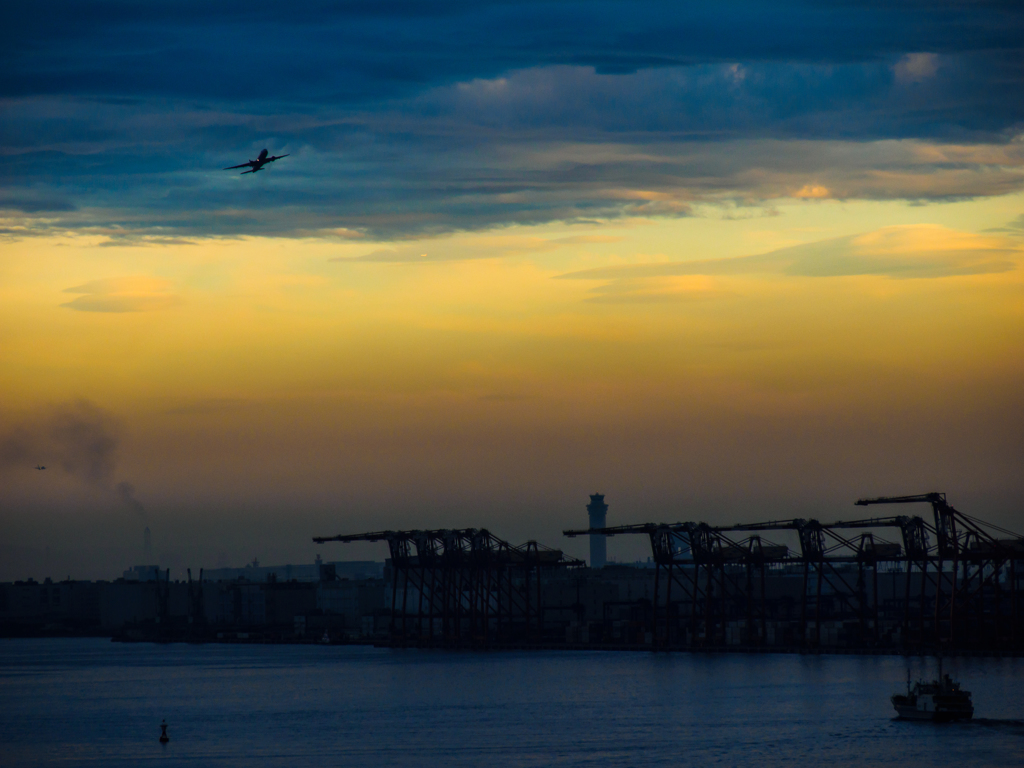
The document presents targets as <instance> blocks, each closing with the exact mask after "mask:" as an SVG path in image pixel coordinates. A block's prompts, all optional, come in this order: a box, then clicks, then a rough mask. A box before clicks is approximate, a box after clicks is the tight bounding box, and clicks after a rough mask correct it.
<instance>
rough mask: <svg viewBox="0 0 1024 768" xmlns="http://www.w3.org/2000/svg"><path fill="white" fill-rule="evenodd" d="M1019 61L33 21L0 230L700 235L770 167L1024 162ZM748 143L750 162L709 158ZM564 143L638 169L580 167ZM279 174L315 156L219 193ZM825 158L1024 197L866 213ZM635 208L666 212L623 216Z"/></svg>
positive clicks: (237, 23) (656, 33)
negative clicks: (806, 155)
mask: <svg viewBox="0 0 1024 768" xmlns="http://www.w3.org/2000/svg"><path fill="white" fill-rule="evenodd" d="M1022 48H1024V11H1022V10H1021V9H1020V7H1019V4H1016V3H998V2H990V3H966V2H965V3H957V2H946V3H942V4H930V3H923V2H920V3H905V4H893V3H880V2H871V1H869V0H863V1H861V2H853V1H851V2H845V3H837V2H828V3H826V2H801V1H800V0H788V1H787V2H781V3H767V2H749V1H747V2H724V3H715V4H697V3H680V2H660V1H657V2H636V1H635V0H633V1H631V2H619V1H607V2H586V3H583V2H575V1H568V0H567V1H564V2H563V1H550V2H474V3H469V2H447V3H445V2H418V1H413V0H406V1H405V2H386V1H384V0H382V1H381V2H310V3H303V4H298V5H296V4H282V3H277V2H263V1H257V2H235V1H234V0H229V2H223V3H215V4H208V3H200V2H169V1H165V0H153V1H152V2H146V3H135V2H127V1H126V0H125V1H122V2H118V1H111V2H79V1H70V0H65V1H62V2H40V3H32V4H21V5H20V6H17V7H15V8H12V9H9V12H8V13H7V14H6V15H5V24H4V25H3V28H2V30H0V100H2V103H3V109H4V116H5V117H4V123H3V128H2V150H3V152H4V155H5V157H4V162H3V164H2V165H0V183H2V185H3V188H4V189H5V190H6V194H5V195H4V196H2V197H0V210H2V209H6V210H8V211H11V210H17V211H19V212H21V213H29V214H31V213H35V212H41V211H43V210H44V209H43V208H36V209H35V210H32V205H33V203H32V202H31V201H33V200H37V201H69V202H68V204H67V205H66V206H64V207H63V208H62V207H61V206H57V208H56V209H55V212H57V213H61V214H62V215H61V216H59V217H54V216H51V215H48V216H47V217H46V219H45V223H40V224H39V226H40V227H47V226H56V227H68V226H72V227H82V228H92V229H94V230H97V231H98V230H104V229H107V230H113V229H117V230H118V231H121V232H128V233H132V232H134V233H140V234H150V235H152V234H161V235H234V234H242V233H264V234H281V235H289V234H310V233H316V232H320V231H323V230H324V229H331V228H337V227H349V228H355V229H359V230H362V231H364V232H366V233H369V234H371V235H374V236H381V237H384V236H387V237H391V236H402V235H408V234H416V233H423V232H433V231H448V230H452V229H461V228H473V227H482V226H493V225H495V224H502V223H514V222H534V221H546V220H552V219H570V220H571V219H579V218H594V217H608V216H618V215H633V214H638V213H640V214H644V215H686V214H687V213H688V212H689V211H690V208H689V207H688V205H687V204H685V203H684V202H683V200H684V199H690V200H700V199H701V197H702V195H705V196H709V195H710V196H717V197H719V198H720V197H722V196H723V195H724V196H729V195H732V196H733V197H734V198H736V199H745V200H751V199H754V200H756V199H762V198H765V197H770V196H771V195H775V194H785V193H786V189H787V186H786V185H787V184H788V183H789V180H788V175H795V174H796V173H797V172H798V171H799V172H800V173H804V174H806V173H807V170H808V169H807V167H806V166H807V163H806V162H804V161H802V160H801V158H800V157H797V156H796V155H795V154H794V153H790V154H789V155H788V157H789V160H790V163H791V165H790V166H788V167H786V168H783V167H778V164H777V163H775V161H774V160H773V156H772V152H774V150H771V151H770V152H769V151H768V150H766V152H763V153H761V154H760V155H759V154H758V153H757V152H755V151H752V150H751V149H750V146H752V144H751V143H756V142H773V141H778V140H785V141H817V142H832V141H845V142H851V143H852V144H853V145H857V144H862V143H864V142H866V141H878V140H889V139H903V140H928V141H935V142H947V141H955V142H959V143H974V142H987V143H990V144H995V145H999V146H1003V147H1005V146H1009V142H1010V141H1011V140H1012V138H1013V136H1015V135H1016V134H1017V133H1019V132H1020V131H1021V126H1022V125H1024V100H1021V99H1020V98H1019V94H1020V92H1021V86H1022V85H1024V50H1022ZM729 142H733V143H735V142H741V143H742V146H738V147H737V146H732V147H730V148H729V149H723V148H718V149H716V148H715V146H713V145H716V144H725V143H729ZM695 143H703V144H706V145H708V147H709V148H708V149H707V150H706V151H704V152H703V153H702V155H703V156H702V157H695V156H693V153H692V152H689V151H688V150H687V149H686V145H688V144H689V145H693V144H695ZM568 144H575V145H578V146H584V145H589V146H591V147H592V148H593V154H594V155H595V156H600V155H601V153H602V152H603V148H605V147H607V146H610V145H616V146H619V147H620V149H621V151H620V152H619V153H618V154H619V157H617V158H614V159H610V160H603V159H600V157H598V158H597V159H581V158H579V157H578V154H579V153H578V151H576V150H572V151H566V152H564V157H562V158H561V159H558V153H559V151H561V150H560V148H561V149H564V148H565V147H566V145H568ZM263 147H268V148H270V149H271V151H273V152H278V153H280V152H290V153H291V154H292V155H293V156H292V157H291V158H288V160H287V161H285V163H284V164H279V165H280V167H275V168H273V169H271V170H269V171H268V172H267V173H265V174H263V173H261V174H259V177H258V178H249V177H246V178H245V179H243V180H241V181H240V180H238V179H228V178H226V177H225V178H222V177H220V176H218V172H219V168H221V167H223V166H225V165H229V164H235V163H237V162H239V161H241V160H242V159H245V157H247V156H254V155H255V153H256V152H258V151H259V149H261V148H263ZM666 147H670V148H669V149H666ZM671 147H674V149H672V148H671ZM823 153H827V150H825V149H823V150H820V151H818V152H817V153H815V152H811V153H810V157H812V158H814V157H816V158H818V159H821V156H822V154H823ZM775 154H777V153H775ZM783 154H785V153H783ZM852 154H853V155H855V156H856V157H858V158H860V160H858V162H861V161H863V153H862V152H861V153H858V152H857V151H854V152H853V153H852ZM877 154H878V155H879V156H878V157H876V158H875V159H874V160H873V161H871V162H874V163H876V165H874V166H873V167H875V168H885V169H886V170H887V171H888V170H893V166H891V165H887V164H886V163H891V162H893V160H892V158H891V157H886V156H883V155H885V154H886V152H883V151H879V152H878V153H877ZM737 158H740V159H742V161H743V163H745V165H743V164H740V163H738V162H737ZM830 159H831V160H832V161H833V164H832V165H830V166H827V168H829V169H831V170H830V171H828V172H829V173H830V174H831V175H832V176H833V177H836V176H838V177H839V178H838V179H836V178H831V179H829V180H826V181H827V182H828V183H830V184H832V186H836V183H839V186H843V184H845V187H844V189H845V190H846V192H845V196H848V197H850V196H853V197H856V196H866V197H887V196H888V197H897V198H899V197H904V198H912V199H948V198H950V197H957V196H971V195H976V194H1002V193H1004V192H1006V191H1009V189H1010V187H1012V184H1013V182H1011V181H1009V180H1008V179H1009V178H1010V175H1012V174H1010V175H1007V174H1004V175H1002V176H1000V175H999V174H998V173H997V174H994V175H992V176H990V177H988V178H987V180H986V181H985V182H984V183H983V182H981V181H978V182H977V183H974V182H970V183H968V184H966V185H964V186H963V187H962V188H960V189H954V188H951V187H950V185H948V184H943V183H939V182H935V183H929V184H921V183H915V184H908V185H904V186H901V185H900V184H898V183H896V184H895V185H894V186H893V188H892V189H890V190H888V191H885V190H879V189H869V188H866V187H864V185H863V184H861V185H860V186H858V184H856V183H853V181H851V179H852V178H853V177H854V176H856V174H857V172H858V167H856V166H851V165H849V164H848V163H847V162H846V161H844V160H841V159H840V158H839V157H838V156H837V155H835V154H833V156H832V157H831V158H830ZM836 162H838V163H839V164H838V165H836V164H835V163H836ZM900 162H903V161H902V160H897V167H896V170H897V171H899V170H901V168H902V167H901V166H899V163H900ZM940 165H941V164H940ZM966 166H967V167H968V169H970V168H971V167H975V166H976V167H978V168H979V169H980V163H976V164H974V165H972V163H970V162H967V163H966ZM1009 167H1010V168H1011V170H1012V168H1013V164H1012V163H1011V164H1010V166H1009ZM753 169H758V170H759V171H761V172H765V171H768V176H769V177H771V179H774V180H775V182H773V183H774V186H773V184H772V183H768V184H767V185H764V184H762V185H761V187H763V188H759V187H757V185H755V184H753V183H752V182H751V181H750V179H749V178H744V174H745V173H746V175H747V176H748V177H749V176H751V174H750V171H751V170H753ZM946 169H947V170H948V168H946ZM810 170H811V171H814V170H815V169H814V168H811V169H810ZM861 170H862V169H861ZM903 170H905V169H903ZM942 171H943V167H939V166H934V167H929V168H924V167H923V166H916V167H915V170H914V173H917V174H919V175H920V174H926V173H936V174H940V173H941V172H942ZM823 172H824V171H823ZM762 177H764V174H763V173H762ZM972 178H973V177H972ZM979 178H980V176H979ZM798 186H799V185H798ZM640 188H642V189H648V190H651V189H653V190H656V191H657V190H660V191H663V192H665V193H666V194H668V195H669V198H671V199H670V200H668V201H666V200H662V201H661V202H660V203H658V204H655V203H652V202H650V201H648V202H646V203H641V202H638V201H637V200H636V199H634V198H630V197H629V195H628V194H623V190H630V189H640ZM4 200H7V201H9V202H8V203H5V202H4ZM10 201H14V202H10ZM17 201H21V203H18V204H15V203H17ZM25 201H28V202H25ZM70 201H73V202H70ZM673 201H674V202H673ZM26 205H28V206H29V207H28V208H26V207H25V206H26ZM239 211H242V212H243V213H239ZM51 212H54V211H50V210H47V213H48V214H49V213H51ZM0 215H2V214H0Z"/></svg>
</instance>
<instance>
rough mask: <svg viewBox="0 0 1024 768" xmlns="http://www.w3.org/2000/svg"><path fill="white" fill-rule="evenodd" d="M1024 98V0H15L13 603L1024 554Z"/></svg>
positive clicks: (4, 304) (7, 305)
mask: <svg viewBox="0 0 1024 768" xmlns="http://www.w3.org/2000/svg"><path fill="white" fill-rule="evenodd" d="M1022 94H1024V10H1022V9H1021V6H1020V4H1019V3H1017V2H975V3H967V2H953V1H952V0H951V1H949V2H933V3H927V2H906V3H878V2H873V1H871V0H860V1H858V0H849V1H848V2H834V1H833V2H794V1H793V0H785V1H782V2H772V3H768V2H719V3H689V2H680V1H676V2H637V0H630V1H629V2H615V1H611V0H610V1H608V2H569V1H566V2H556V1H550V2H485V1H484V0H477V1H476V2H472V3H464V2H443V1H442V0H435V1H434V2H418V1H417V0H405V1H403V2H388V1H387V0H375V1H374V2H361V1H360V2H331V3H327V2H307V3H293V4H282V3H269V2H252V1H249V2H230V1H229V2H219V3H199V2H160V1H158V0H150V1H149V2H70V1H67V0H65V1H60V0H56V1H54V2H42V1H41V2H35V3H25V4H21V5H20V6H18V7H12V8H10V9H7V10H5V21H4V24H3V28H2V31H0V153H2V157H0V580H10V579H16V578H26V577H29V576H32V577H35V578H37V579H41V578H44V577H46V576H52V577H54V578H64V577H65V576H67V575H71V576H72V577H76V578H100V577H105V578H110V577H114V576H118V575H120V573H121V571H123V570H124V569H126V568H127V567H129V566H130V565H134V564H136V563H139V562H141V561H142V557H143V553H142V530H143V528H144V527H145V526H147V525H148V526H149V527H150V528H151V529H152V532H153V542H154V546H153V549H154V552H155V556H156V559H157V560H159V562H160V564H161V565H163V566H164V567H170V568H171V569H172V578H173V577H175V576H183V573H184V568H185V567H192V568H193V569H196V568H198V567H207V568H210V567H215V566H224V565H233V566H240V565H242V564H243V563H244V562H247V561H250V560H252V558H253V557H254V556H256V557H259V559H260V560H261V561H262V562H264V563H267V564H271V563H284V562H309V561H311V560H312V559H313V557H314V555H315V554H316V553H318V552H319V553H321V554H322V555H323V556H324V557H325V558H327V559H342V558H344V559H360V558H374V559H378V560H379V559H383V558H384V556H385V554H386V548H383V546H382V545H380V546H376V545H366V546H364V547H356V546H350V547H348V548H345V547H343V545H322V546H316V545H314V544H312V542H311V541H310V539H311V537H312V536H314V535H332V534H336V533H354V532H360V531H364V530H378V529H384V528H396V527H398V528H422V527H455V526H460V527H461V526H474V527H487V528H489V529H490V530H492V531H493V532H494V533H496V534H497V535H499V536H501V537H503V538H506V539H509V540H511V541H513V543H520V542H522V541H525V540H526V539H530V538H535V539H538V540H540V541H541V542H542V543H545V544H548V545H550V546H557V547H564V548H565V549H566V550H567V551H568V552H570V553H571V554H576V555H580V556H582V555H585V554H586V552H587V549H586V542H585V541H584V540H582V539H573V540H568V539H565V538H563V537H562V536H561V534H560V532H561V530H562V529H563V528H567V527H584V526H585V524H586V512H585V505H586V503H587V501H588V494H591V493H598V492H601V493H605V494H606V496H607V501H608V504H609V513H608V519H609V524H622V523H630V522H647V521H677V520H703V521H707V522H710V523H721V524H727V523H734V522H753V521H758V520H765V519H774V518H780V517H798V516H799V517H818V518H820V519H821V520H823V521H833V520H836V519H840V518H843V517H845V518H849V519H852V518H855V517H857V516H860V515H861V511H858V510H857V508H855V507H853V506H852V503H853V501H854V500H855V499H857V498H859V497H863V496H875V495H891V494H906V493H921V492H926V491H933V490H937V491H945V492H947V493H948V495H949V499H950V501H951V503H952V504H953V505H954V506H956V507H957V508H958V509H960V510H961V511H963V512H966V513H968V514H971V515H974V516H977V517H981V518H983V519H986V520H991V521H993V522H996V523H998V524H1000V525H1003V526H1006V527H1009V528H1015V529H1017V530H1018V531H1019V530H1020V529H1022V528H1024V501H1022V499H1024V269H1022V267H1024V95H1022ZM264 147H265V148H267V149H268V150H269V151H270V153H271V154H276V155H280V154H285V153H288V154H289V155H290V156H289V157H287V158H285V159H283V160H280V161H278V162H275V163H273V164H271V165H269V166H268V167H267V168H266V169H265V170H264V171H261V172H260V173H258V174H252V175H239V173H238V171H237V170H235V171H226V170H221V169H222V168H224V167H225V166H229V165H236V164H238V163H242V162H245V161H246V160H248V159H250V158H255V157H256V156H257V154H258V153H259V151H260V150H261V149H263V148H264ZM37 465H45V466H46V467H47V468H46V470H45V471H39V470H36V469H35V467H36V466H37ZM913 511H914V512H917V513H922V514H923V513H926V512H927V511H928V510H927V509H919V510H913ZM609 554H610V555H611V556H612V557H613V558H618V559H623V560H626V559H635V558H638V557H643V558H646V557H647V555H648V554H649V552H648V551H647V548H646V544H645V542H643V541H639V540H637V541H629V540H623V539H614V540H612V541H611V542H610V544H609Z"/></svg>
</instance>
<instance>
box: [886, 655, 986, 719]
mask: <svg viewBox="0 0 1024 768" xmlns="http://www.w3.org/2000/svg"><path fill="white" fill-rule="evenodd" d="M891 701H892V705H893V706H894V707H895V708H896V712H897V713H899V717H900V718H901V719H906V720H931V721H933V722H938V723H946V722H949V721H951V720H970V719H971V718H972V717H973V716H974V705H973V704H972V703H971V692H970V691H965V690H962V689H961V688H960V683H958V682H955V681H954V680H952V679H951V678H950V676H949V675H943V674H942V659H941V658H940V659H939V679H938V680H932V681H931V682H930V683H926V682H924V681H923V680H918V681H917V682H916V683H914V684H913V686H911V684H910V671H909V670H908V671H907V695H906V696H903V695H902V694H898V693H897V694H895V695H894V696H893V697H892V699H891Z"/></svg>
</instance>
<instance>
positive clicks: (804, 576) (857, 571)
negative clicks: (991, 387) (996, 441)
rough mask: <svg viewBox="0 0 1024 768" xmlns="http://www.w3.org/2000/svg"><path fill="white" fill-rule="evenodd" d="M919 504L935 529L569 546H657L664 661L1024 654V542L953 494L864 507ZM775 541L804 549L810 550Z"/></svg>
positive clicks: (847, 526) (850, 525)
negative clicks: (711, 654) (670, 652)
mask: <svg viewBox="0 0 1024 768" xmlns="http://www.w3.org/2000/svg"><path fill="white" fill-rule="evenodd" d="M911 503H925V504H930V505H931V507H932V513H933V515H932V516H933V521H932V522H929V521H926V520H925V519H924V518H922V517H917V516H913V517H910V516H904V515H898V516H891V517H876V518H868V519H856V520H850V521H838V522H835V523H830V524H824V523H821V522H819V521H818V520H813V519H800V518H796V519H790V520H775V521H769V522H764V523H751V524H740V525H731V526H711V525H708V524H706V523H700V522H698V523H694V522H682V523H674V524H665V523H642V524H637V525H623V526H615V527H605V528H588V529H585V530H568V531H564V534H565V535H566V536H569V537H573V536H580V535H589V536H594V535H603V536H617V535H623V534H640V535H646V536H647V537H648V538H649V540H650V544H651V551H652V560H653V562H654V565H655V575H654V591H653V601H652V604H651V606H650V610H649V614H648V618H647V622H648V626H649V629H650V634H651V641H652V645H653V647H654V648H662V649H671V648H694V649H696V648H706V649H712V648H717V647H723V648H724V647H726V646H734V647H747V648H758V647H760V648H766V649H767V648H770V647H795V648H803V649H807V650H822V649H826V648H834V647H836V646H843V647H847V648H861V649H871V648H879V649H881V648H894V647H897V648H901V649H903V650H904V651H915V650H920V651H929V650H936V649H948V650H950V651H956V650H962V651H989V650H991V651H997V652H999V651H1007V652H1020V651H1022V650H1024V623H1022V616H1021V610H1020V608H1021V606H1020V591H1021V585H1020V583H1019V578H1020V577H1021V576H1024V571H1022V568H1021V566H1022V565H1024V562H1022V561H1024V538H1022V537H1020V536H1019V535H1017V534H1013V533H1012V532H1010V531H1006V530H1003V529H1000V528H998V527H997V526H993V525H991V524H987V523H985V522H983V521H981V520H978V519H976V518H973V517H970V516H968V515H965V514H964V513H962V512H959V511H958V510H956V509H955V508H953V507H952V506H951V505H950V504H949V503H948V502H947V500H946V496H945V494H943V493H927V494H921V495H916V496H899V497H883V498H875V499H862V500H860V501H857V502H856V504H857V505H859V506H868V505H876V504H911ZM768 536H771V537H773V538H778V537H779V536H785V537H790V538H794V539H795V540H796V541H798V542H799V544H798V547H799V549H798V551H794V550H792V549H790V547H789V546H787V545H784V544H779V543H776V542H774V541H769V540H768V538H767V537H768ZM893 539H898V541H894V540H893ZM787 582H788V583H789V584H792V585H793V586H797V584H798V585H799V586H798V587H797V588H798V591H796V590H794V589H787V588H785V584H786V583H787ZM794 582H796V583H795V584H794ZM780 585H783V586H782V587H781V588H780ZM794 592H795V594H794ZM886 593H888V594H886ZM840 635H841V637H840Z"/></svg>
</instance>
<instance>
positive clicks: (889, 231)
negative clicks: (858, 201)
mask: <svg viewBox="0 0 1024 768" xmlns="http://www.w3.org/2000/svg"><path fill="white" fill-rule="evenodd" d="M1022 261H1024V248H1022V247H1021V246H1019V245H1018V244H1017V243H1014V242H1012V241H1009V240H1008V239H1006V238H1000V237H992V236H983V235H974V234H969V233H965V232H958V231H955V230H950V229H946V228H944V227H936V226H906V227H886V228H884V229H880V230H877V231H874V232H868V233H866V234H862V235H855V236H849V237H840V238H834V239H831V240H823V241H819V242H815V243H806V244H804V245H796V246H792V247H789V248H780V249H778V250H775V251H770V252H768V253H763V254H757V255H753V256H741V257H734V258H720V259H695V260H692V261H671V262H659V263H650V264H629V265H622V266H613V267H601V268H597V269H587V270H582V271H577V272H570V273H567V274H563V275H559V276H558V279H562V280H597V281H602V283H603V284H602V285H600V286H598V287H596V288H595V289H593V291H592V297H591V300H593V301H614V302H640V303H651V302H663V301H680V300H692V299H698V298H713V297H716V296H722V295H725V294H726V292H725V291H724V290H723V289H722V288H721V287H720V286H718V285H717V284H716V283H714V282H713V281H712V280H711V279H710V278H713V277H723V276H735V275H758V274H761V275H780V276H788V277H814V278H829V277H831V278H837V277H852V276H858V275H876V276H881V277H887V278H892V279H936V278H944V277H956V276H963V275H982V274H993V273H999V272H1007V271H1009V270H1012V269H1017V268H1018V267H1019V266H1020V264H1021V263H1022Z"/></svg>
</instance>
